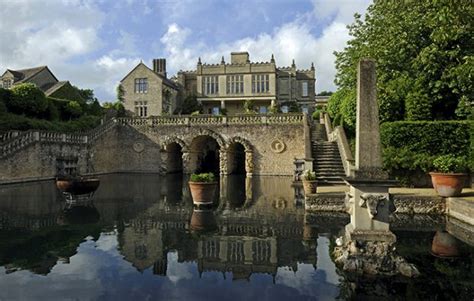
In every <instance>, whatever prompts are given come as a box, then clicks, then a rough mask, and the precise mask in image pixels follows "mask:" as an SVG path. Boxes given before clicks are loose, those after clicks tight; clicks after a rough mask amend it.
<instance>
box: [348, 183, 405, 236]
mask: <svg viewBox="0 0 474 301" xmlns="http://www.w3.org/2000/svg"><path fill="white" fill-rule="evenodd" d="M346 183H347V184H348V185H349V186H350V190H349V192H348V193H347V195H346V201H347V202H348V207H349V214H350V217H351V222H350V223H349V224H348V225H347V226H346V239H347V240H363V241H385V242H395V240H396V238H395V235H394V234H393V233H392V232H391V231H390V224H389V218H390V214H391V212H393V210H392V208H393V206H392V205H391V203H390V195H389V193H388V189H389V187H390V186H393V184H394V181H376V180H358V179H348V180H346Z"/></svg>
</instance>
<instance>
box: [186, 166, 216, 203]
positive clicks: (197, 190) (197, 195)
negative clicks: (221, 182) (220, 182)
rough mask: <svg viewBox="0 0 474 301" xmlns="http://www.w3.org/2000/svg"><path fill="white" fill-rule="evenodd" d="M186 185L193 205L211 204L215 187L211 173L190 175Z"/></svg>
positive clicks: (214, 180)
mask: <svg viewBox="0 0 474 301" xmlns="http://www.w3.org/2000/svg"><path fill="white" fill-rule="evenodd" d="M188 183H189V189H190V190H191V196H192V197H193V202H194V204H196V205H208V204H212V202H213V200H214V193H215V191H216V187H217V181H216V177H215V176H214V174H213V173H212V172H210V173H200V174H192V175H191V179H190V180H189V182H188Z"/></svg>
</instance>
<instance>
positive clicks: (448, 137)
mask: <svg viewBox="0 0 474 301" xmlns="http://www.w3.org/2000/svg"><path fill="white" fill-rule="evenodd" d="M380 138H381V142H382V147H383V164H384V168H385V169H387V170H388V171H390V172H391V173H392V174H394V175H399V176H400V175H405V176H407V177H408V176H410V175H413V174H415V173H421V172H424V173H426V172H429V171H433V170H434V166H433V161H434V160H436V159H437V158H438V157H439V156H442V155H452V156H456V157H464V158H470V159H469V162H468V163H467V164H466V165H468V166H469V168H470V169H471V170H472V169H474V147H472V146H473V145H474V122H472V121H396V122H386V123H383V124H382V125H381V127H380ZM399 179H400V180H402V182H405V184H409V183H406V181H407V178H399Z"/></svg>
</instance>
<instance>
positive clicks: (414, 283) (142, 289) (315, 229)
mask: <svg viewBox="0 0 474 301" xmlns="http://www.w3.org/2000/svg"><path fill="white" fill-rule="evenodd" d="M183 183H184V184H183ZM419 220H420V218H414V217H408V218H407V217H399V220H397V223H396V226H395V227H394V229H393V230H394V232H395V234H397V238H398V242H397V248H398V250H399V253H400V254H402V255H403V256H405V257H406V258H407V259H408V260H409V261H410V262H413V263H415V264H416V265H417V266H418V268H419V269H420V271H421V273H422V275H421V276H420V277H419V278H417V279H414V280H412V279H404V278H390V279H389V278H377V279H375V278H372V279H371V278H366V277H359V276H357V275H348V274H344V273H342V272H341V271H340V270H339V269H337V267H336V266H335V265H334V264H333V261H332V259H331V257H330V250H331V248H332V247H333V246H334V241H335V238H336V237H337V236H338V235H340V231H341V230H342V229H343V228H344V225H345V224H347V223H348V222H349V218H348V216H346V215H344V214H319V215H308V214H305V211H304V198H303V197H302V191H301V188H299V187H295V186H293V185H292V182H291V178H286V177H256V178H252V179H245V178H243V177H230V178H229V179H228V180H227V181H221V183H220V188H219V193H218V194H217V195H216V200H215V205H214V206H212V207H211V208H206V209H196V208H193V205H192V200H191V198H190V193H189V189H188V187H187V185H186V180H183V178H182V176H180V175H177V176H167V177H159V176H155V175H107V176H102V177H101V185H100V187H99V189H98V190H97V192H96V193H95V195H94V196H93V197H92V199H85V200H81V201H80V202H78V203H76V204H68V203H66V202H65V200H64V197H63V196H62V195H61V194H59V193H58V192H57V190H56V188H55V185H54V183H53V182H41V183H30V184H23V185H10V186H0V300H68V299H72V300H158V299H160V300H214V299H219V300H289V299H291V300H313V299H314V300H334V299H351V298H358V299H367V298H373V300H381V299H399V300H406V299H426V298H428V299H438V300H446V299H448V300H449V299H457V300H463V299H466V300H472V298H473V297H474V293H473V288H474V276H473V275H474V265H473V262H474V251H473V250H472V247H470V246H469V245H468V244H465V243H463V242H462V241H458V243H459V248H460V250H461V251H460V253H461V254H462V256H460V257H459V258H456V259H443V258H438V257H435V256H433V255H431V254H430V248H431V241H432V239H433V235H434V234H435V232H436V231H437V230H438V231H439V230H444V229H445V228H447V227H448V225H447V222H446V220H445V218H444V217H429V216H425V217H422V218H421V222H420V221H419ZM410 223H413V225H412V224H410ZM415 229H416V231H415ZM467 235H468V236H469V234H467ZM462 238H465V236H462ZM464 240H466V239H464Z"/></svg>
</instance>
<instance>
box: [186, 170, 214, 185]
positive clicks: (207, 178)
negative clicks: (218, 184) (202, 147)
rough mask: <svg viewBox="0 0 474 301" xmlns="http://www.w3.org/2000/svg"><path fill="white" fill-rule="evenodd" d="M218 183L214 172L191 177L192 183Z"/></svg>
mask: <svg viewBox="0 0 474 301" xmlns="http://www.w3.org/2000/svg"><path fill="white" fill-rule="evenodd" d="M215 181H216V177H215V176H214V174H213V173H212V172H209V173H199V174H195V173H193V174H192V175H191V182H202V183H213V182H215Z"/></svg>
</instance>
